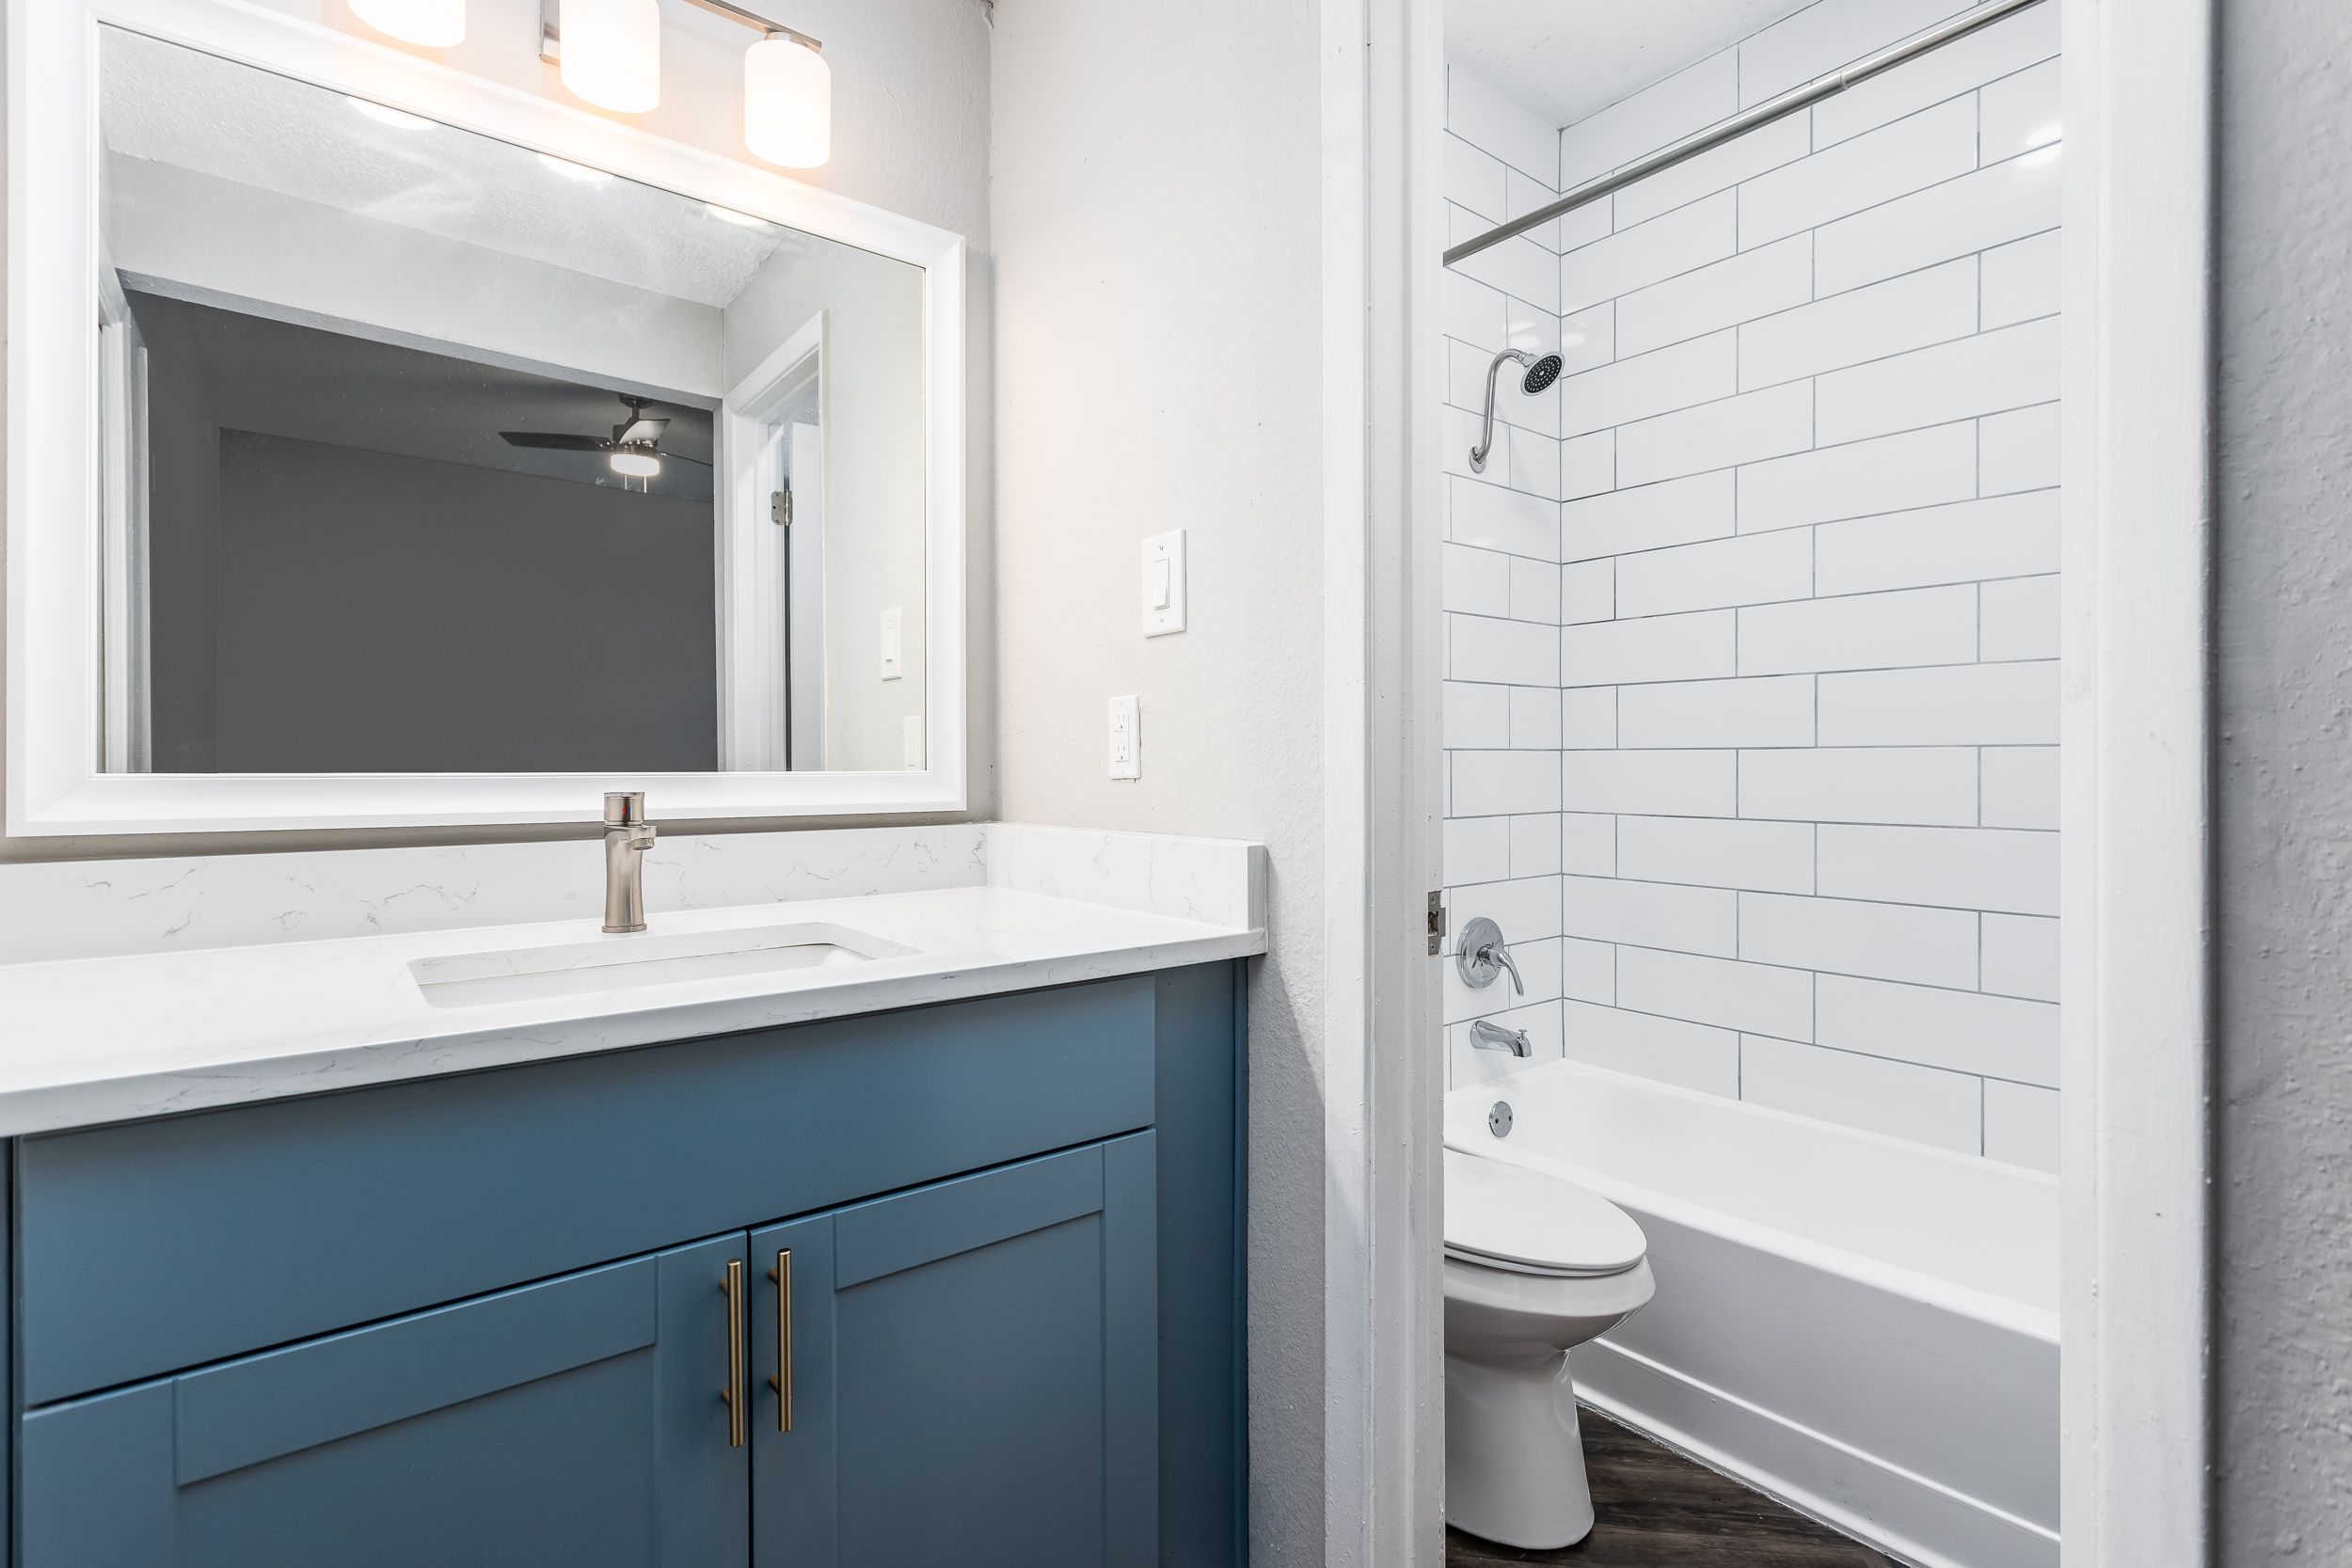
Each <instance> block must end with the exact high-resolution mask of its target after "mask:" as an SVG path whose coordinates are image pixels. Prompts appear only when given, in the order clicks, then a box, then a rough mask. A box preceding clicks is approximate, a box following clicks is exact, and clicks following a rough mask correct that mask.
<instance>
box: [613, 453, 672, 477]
mask: <svg viewBox="0 0 2352 1568" xmlns="http://www.w3.org/2000/svg"><path fill="white" fill-rule="evenodd" d="M605 461H606V462H607V463H609V464H610V465H612V471H613V472H614V473H616V474H627V475H628V477H629V478H631V479H652V478H654V477H655V476H656V475H658V474H660V472H661V459H660V458H659V457H656V456H655V455H654V454H653V453H652V452H649V451H616V452H614V453H613V454H612V456H610V457H608V458H606V459H605Z"/></svg>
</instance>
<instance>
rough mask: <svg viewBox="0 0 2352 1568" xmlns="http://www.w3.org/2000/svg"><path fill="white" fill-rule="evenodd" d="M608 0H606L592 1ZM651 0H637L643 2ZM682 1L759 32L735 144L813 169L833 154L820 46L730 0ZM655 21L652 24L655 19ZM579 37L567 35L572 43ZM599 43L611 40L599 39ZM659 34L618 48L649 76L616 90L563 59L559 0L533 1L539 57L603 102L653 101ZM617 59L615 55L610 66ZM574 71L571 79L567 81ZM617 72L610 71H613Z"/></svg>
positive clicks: (828, 74) (746, 63)
mask: <svg viewBox="0 0 2352 1568" xmlns="http://www.w3.org/2000/svg"><path fill="white" fill-rule="evenodd" d="M599 3H610V0H599ZM652 4H653V0H644V5H645V8H646V9H648V10H650V9H651V8H652ZM688 4H690V5H692V6H695V7H697V8H700V9H703V10H706V11H708V12H710V13H711V14H712V15H713V16H723V17H724V18H726V19H727V20H728V21H729V22H734V23H739V24H741V25H743V26H746V27H750V28H753V29H755V30H756V31H757V32H758V33H759V35H760V39H759V41H758V42H757V43H755V44H753V45H752V47H751V50H750V52H749V53H747V54H746V55H744V56H743V144H744V146H746V147H748V148H749V149H750V150H752V152H753V154H754V155H755V156H756V157H759V158H762V159H765V160H766V161H767V162H769V163H771V164H780V165H782V166H785V167H787V168H814V167H816V166H818V165H819V164H821V163H823V162H824V161H825V160H826V159H827V158H828V157H830V156H832V153H833V72H832V71H831V70H830V69H829V68H828V67H827V66H826V64H825V60H824V55H823V50H824V47H825V46H824V45H823V44H822V43H820V42H818V40H816V39H813V38H811V37H810V36H809V35H808V34H806V33H803V32H801V31H799V30H798V29H797V28H792V27H787V26H786V25H784V24H782V23H780V22H772V21H771V20H769V19H768V18H767V17H764V16H761V15H759V14H758V13H757V12H755V11H752V10H748V9H746V8H743V7H741V6H738V5H733V4H731V3H730V0H688ZM657 26H658V24H657ZM581 41H582V40H574V42H575V44H579V43H580V42H581ZM598 41H599V45H600V48H601V47H602V46H607V45H610V44H611V43H612V41H613V40H598ZM659 42H660V40H659V38H658V36H657V38H656V39H655V40H654V45H653V47H651V48H647V47H645V46H644V44H643V43H642V42H632V43H631V44H630V46H629V47H628V49H626V50H624V51H621V54H622V55H625V56H626V58H627V59H628V60H630V61H634V62H636V64H635V70H636V71H639V72H641V73H642V72H644V71H651V72H653V73H654V75H655V78H656V80H655V83H654V85H653V86H652V87H647V86H646V85H645V84H644V81H643V80H639V81H637V82H634V83H621V84H620V90H618V92H617V93H614V92H608V91H606V90H605V89H604V87H602V85H601V84H602V81H603V78H604V77H606V76H609V75H614V74H615V73H614V72H599V73H597V79H596V81H591V80H590V79H589V76H588V75H587V74H586V73H583V72H577V71H574V70H573V69H572V68H571V67H570V66H569V65H567V64H566V63H565V62H564V33H563V0H539V57H540V58H541V59H543V60H546V61H548V63H549V64H551V65H555V66H557V67H559V68H561V69H562V70H563V71H564V85H565V86H567V87H571V88H572V90H573V91H575V92H577V93H579V94H580V96H581V97H583V98H585V99H587V100H588V101H589V102H590V103H600V104H602V105H603V106H604V107H606V108H609V109H621V110H626V111H629V112H640V111H643V110H645V109H649V108H652V107H653V104H654V99H655V97H657V96H658V76H659V70H660V67H659V64H658V63H647V62H649V61H650V62H658V60H659V54H660V50H659ZM618 63H619V62H617V61H616V66H617V64H618ZM575 77H578V78H579V79H578V80H575ZM616 79H617V78H616Z"/></svg>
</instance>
